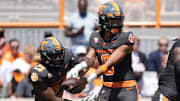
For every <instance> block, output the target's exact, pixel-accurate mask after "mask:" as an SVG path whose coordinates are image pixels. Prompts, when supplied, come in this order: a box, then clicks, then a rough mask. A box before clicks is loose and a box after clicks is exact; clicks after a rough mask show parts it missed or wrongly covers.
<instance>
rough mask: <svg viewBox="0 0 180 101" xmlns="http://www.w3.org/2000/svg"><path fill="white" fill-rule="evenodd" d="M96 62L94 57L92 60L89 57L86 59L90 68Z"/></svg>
mask: <svg viewBox="0 0 180 101" xmlns="http://www.w3.org/2000/svg"><path fill="white" fill-rule="evenodd" d="M94 60H95V58H94V57H92V58H91V59H90V58H88V57H86V58H85V59H84V61H85V62H86V64H87V66H88V67H91V66H92V65H93V63H94Z"/></svg>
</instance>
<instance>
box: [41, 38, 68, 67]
mask: <svg viewBox="0 0 180 101" xmlns="http://www.w3.org/2000/svg"><path fill="white" fill-rule="evenodd" d="M40 55H41V62H42V63H43V64H45V65H48V66H50V67H60V66H62V65H64V47H63V46H62V44H61V42H60V41H59V40H57V39H55V38H54V37H48V38H46V39H44V40H43V41H42V42H41V45H40Z"/></svg>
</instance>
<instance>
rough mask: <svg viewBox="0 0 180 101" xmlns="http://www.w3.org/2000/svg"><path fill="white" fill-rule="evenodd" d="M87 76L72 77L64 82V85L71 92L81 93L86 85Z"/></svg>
mask: <svg viewBox="0 0 180 101" xmlns="http://www.w3.org/2000/svg"><path fill="white" fill-rule="evenodd" d="M86 84H87V80H86V78H79V77H78V78H71V79H68V80H65V81H64V82H63V83H62V87H63V88H64V89H65V90H66V91H68V92H70V93H71V94H77V93H80V92H81V91H82V90H83V89H84V88H85V86H86Z"/></svg>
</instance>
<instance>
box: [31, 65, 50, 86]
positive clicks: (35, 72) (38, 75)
mask: <svg viewBox="0 0 180 101" xmlns="http://www.w3.org/2000/svg"><path fill="white" fill-rule="evenodd" d="M29 78H30V81H31V82H32V83H33V84H39V83H47V80H48V71H47V69H46V68H45V67H44V66H42V65H41V64H38V65H36V66H34V67H33V68H32V69H31V71H30V74H29Z"/></svg>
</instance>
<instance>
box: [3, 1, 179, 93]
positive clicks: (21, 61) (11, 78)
mask: <svg viewBox="0 0 180 101" xmlns="http://www.w3.org/2000/svg"><path fill="white" fill-rule="evenodd" d="M125 1H126V4H125V5H124V6H127V7H128V5H131V3H133V6H132V7H134V8H136V7H137V10H140V11H138V12H140V13H142V12H143V11H141V10H142V9H141V8H139V2H141V6H142V7H145V4H144V0H125ZM163 1H164V0H163ZM173 1H174V2H175V1H176V0H173ZM136 3H138V6H137V5H136ZM134 8H133V9H130V8H128V9H129V12H130V11H131V10H135V9H134ZM78 9H79V11H78V12H76V13H74V14H73V15H72V16H71V17H70V18H69V19H68V21H67V25H66V26H65V32H64V34H65V36H66V37H69V38H70V39H71V41H72V48H71V49H72V51H73V54H74V55H75V56H76V57H78V61H79V62H81V61H82V60H83V58H84V57H85V55H86V53H87V50H88V43H89V42H88V40H89V37H90V35H91V33H92V32H93V31H96V30H97V29H98V27H97V24H98V21H97V18H96V16H95V15H94V14H92V13H90V12H89V11H88V10H87V9H88V2H87V1H86V0H79V1H78ZM127 12H128V11H127ZM132 12H133V11H132ZM141 17H143V16H141ZM140 19H142V18H140ZM50 36H53V33H51V32H45V33H44V38H46V37H50ZM19 43H20V42H19V40H17V39H11V40H9V41H7V40H6V38H5V32H4V29H0V91H1V93H0V94H1V97H33V95H32V85H31V83H30V82H29V80H28V73H29V71H30V69H31V68H32V67H33V66H34V65H36V64H37V63H39V62H40V56H39V54H38V49H36V48H35V47H34V46H33V45H29V44H28V45H26V46H25V47H24V51H23V52H22V53H21V52H20V51H19ZM168 44H169V41H168V39H167V38H166V37H162V38H160V39H159V41H158V43H157V45H158V49H157V50H154V51H153V52H151V53H150V54H149V56H148V58H147V56H146V55H145V54H144V53H142V52H141V51H139V47H140V45H141V39H140V38H138V37H136V38H135V44H134V46H133V52H132V69H133V71H134V75H135V77H136V81H137V82H138V86H139V88H140V95H141V96H146V95H143V93H142V92H143V88H144V86H145V84H146V82H145V81H144V79H143V75H144V73H145V72H152V73H154V74H155V75H157V78H155V79H158V75H159V72H160V71H161V69H162V68H165V67H166V61H167V57H168V50H167V48H168ZM98 66H99V63H98V61H97V60H96V61H95V63H94V65H93V66H92V67H91V69H90V70H89V71H88V72H87V74H86V75H85V76H88V75H89V74H90V73H92V72H93V71H95V69H96V68H97V67H98ZM102 82H103V81H102V78H101V77H100V78H98V79H96V80H94V81H93V82H92V83H90V84H88V85H87V87H86V89H85V90H84V91H83V92H82V93H80V94H76V95H70V94H68V93H67V92H66V93H65V94H64V97H85V96H87V95H88V94H89V93H90V92H92V91H93V89H96V88H98V87H100V86H101V84H102Z"/></svg>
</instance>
